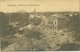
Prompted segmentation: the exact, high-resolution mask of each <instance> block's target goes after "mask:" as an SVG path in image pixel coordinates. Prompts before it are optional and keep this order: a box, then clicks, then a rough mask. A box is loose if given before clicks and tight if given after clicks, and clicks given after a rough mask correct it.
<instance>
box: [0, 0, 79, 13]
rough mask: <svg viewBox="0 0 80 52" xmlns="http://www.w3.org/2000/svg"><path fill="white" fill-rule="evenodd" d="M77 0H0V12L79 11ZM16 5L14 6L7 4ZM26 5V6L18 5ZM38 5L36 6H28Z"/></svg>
mask: <svg viewBox="0 0 80 52" xmlns="http://www.w3.org/2000/svg"><path fill="white" fill-rule="evenodd" d="M79 2H80V1H79V0H0V11H1V12H17V11H26V12H33V10H34V9H36V10H37V11H38V12H47V11H51V12H57V11H60V12H61V11H79ZM8 5H16V6H8ZM19 5H27V6H19ZM30 5H38V6H30Z"/></svg>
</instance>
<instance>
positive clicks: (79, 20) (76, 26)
mask: <svg viewBox="0 0 80 52" xmlns="http://www.w3.org/2000/svg"><path fill="white" fill-rule="evenodd" d="M66 17H67V19H68V20H67V22H66V23H67V27H68V31H70V32H72V35H73V37H74V38H75V39H76V40H80V38H79V37H80V33H79V32H80V14H79V13H77V15H73V16H69V15H67V16H66Z"/></svg>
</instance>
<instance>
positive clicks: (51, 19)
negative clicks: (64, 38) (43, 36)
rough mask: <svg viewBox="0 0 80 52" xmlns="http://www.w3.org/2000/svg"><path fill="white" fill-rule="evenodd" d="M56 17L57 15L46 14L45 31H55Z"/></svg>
mask: <svg viewBox="0 0 80 52" xmlns="http://www.w3.org/2000/svg"><path fill="white" fill-rule="evenodd" d="M57 18H58V17H57V16H46V17H45V27H46V30H47V31H54V32H57V25H58V19H57Z"/></svg>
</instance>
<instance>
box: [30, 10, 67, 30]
mask: <svg viewBox="0 0 80 52" xmlns="http://www.w3.org/2000/svg"><path fill="white" fill-rule="evenodd" d="M34 17H37V18H41V19H43V21H42V23H41V24H42V25H43V26H44V28H45V30H46V31H48V32H49V31H51V32H57V31H58V30H61V29H63V27H64V25H65V19H66V17H65V16H64V15H62V16H61V14H53V15H44V14H41V13H38V12H36V9H34V12H32V13H31V14H30V19H32V18H34ZM41 28H42V27H41Z"/></svg>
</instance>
